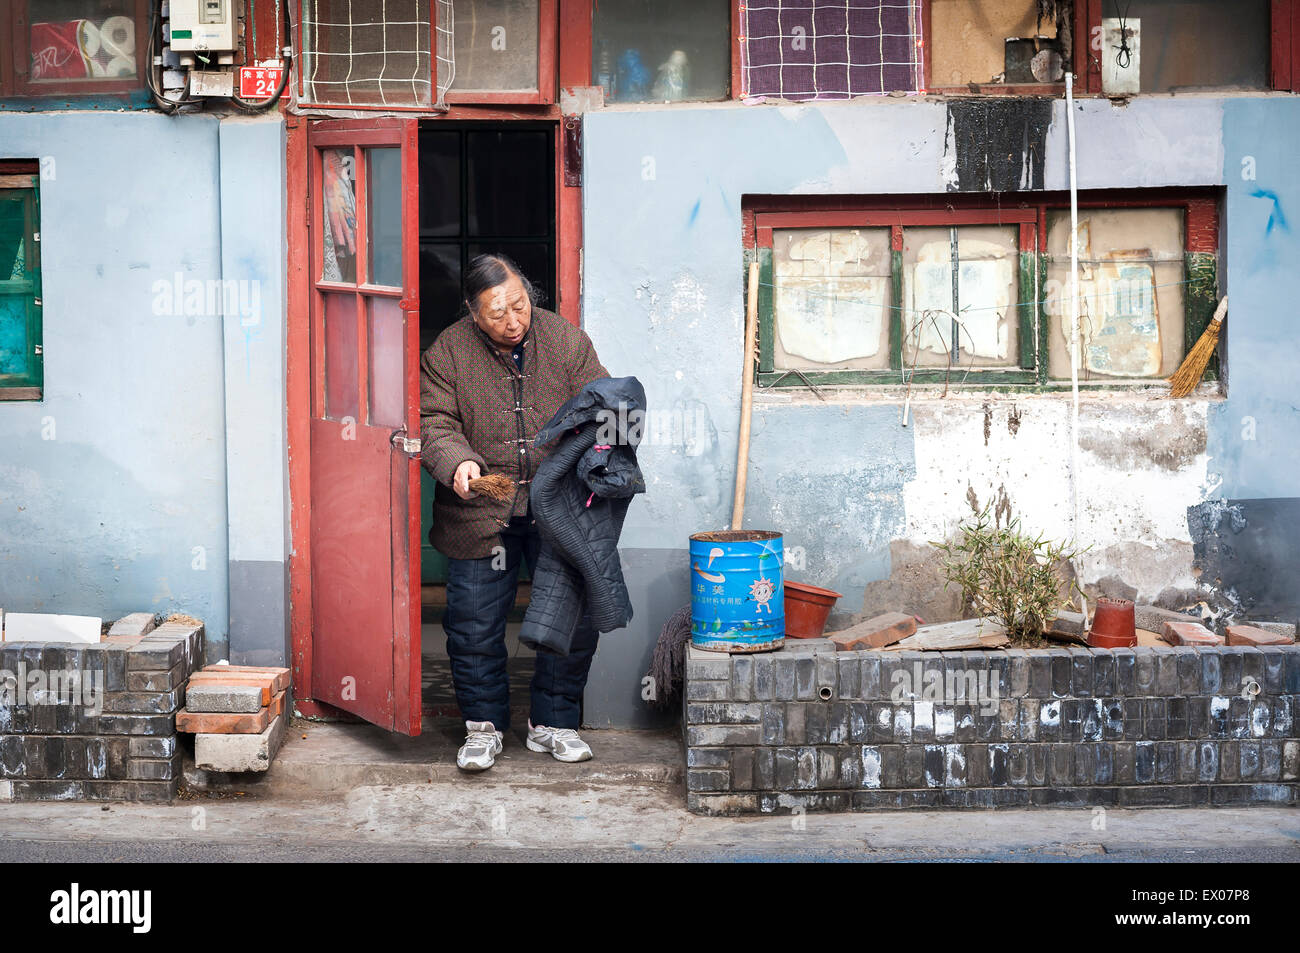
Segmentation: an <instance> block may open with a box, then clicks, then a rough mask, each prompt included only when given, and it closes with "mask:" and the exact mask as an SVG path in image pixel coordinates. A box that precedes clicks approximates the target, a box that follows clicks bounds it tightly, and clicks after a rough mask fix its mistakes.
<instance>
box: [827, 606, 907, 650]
mask: <svg viewBox="0 0 1300 953" xmlns="http://www.w3.org/2000/svg"><path fill="white" fill-rule="evenodd" d="M915 632H916V617H915V616H910V615H904V614H903V613H901V612H886V613H884V614H883V615H878V616H876V617H875V618H873V619H868V620H867V621H865V622H859V623H858V624H857V625H855V626H852V627H850V628H848V629H845V630H844V631H843V632H836V633H833V634H832V635H831V636H830V637H829V638H830V640H831V642H833V643H834V644H835V651H837V652H849V651H853V650H855V649H879V648H883V647H884V646H886V645H893V644H894V643H895V642H900V641H902V640H903V639H905V638H907V637H908V636H909V635H912V634H913V633H915Z"/></svg>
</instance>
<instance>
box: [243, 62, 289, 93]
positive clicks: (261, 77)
mask: <svg viewBox="0 0 1300 953" xmlns="http://www.w3.org/2000/svg"><path fill="white" fill-rule="evenodd" d="M283 74H284V67H283V66H241V67H240V68H239V96H240V98H241V99H270V98H271V96H272V95H273V94H274V93H275V89H276V87H277V86H279V85H280V77H281V76H282V75H283Z"/></svg>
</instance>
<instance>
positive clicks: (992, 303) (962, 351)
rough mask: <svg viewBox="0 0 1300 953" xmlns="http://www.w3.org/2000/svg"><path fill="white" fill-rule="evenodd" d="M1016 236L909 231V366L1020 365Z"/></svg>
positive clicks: (993, 231)
mask: <svg viewBox="0 0 1300 953" xmlns="http://www.w3.org/2000/svg"><path fill="white" fill-rule="evenodd" d="M1018 235H1019V232H1018V229H1017V227H1016V226H1014V225H1012V226H1001V225H961V226H957V227H955V228H949V227H941V228H908V229H904V231H903V299H904V305H903V364H904V365H905V366H907V367H947V366H948V365H949V364H951V365H952V366H953V367H1014V366H1018V365H1019V350H1018V343H1017V342H1018V338H1019V335H1018V326H1019V320H1018V315H1017V305H1018V303H1019V294H1018V287H1017V281H1018V262H1019V255H1020V251H1019V245H1018V243H1017V238H1018ZM954 259H955V261H956V266H957V267H956V271H957V281H956V282H955V283H954V281H953V266H954ZM954 285H955V286H954ZM954 337H955V338H956V347H957V350H956V352H955V353H954V351H953V341H954Z"/></svg>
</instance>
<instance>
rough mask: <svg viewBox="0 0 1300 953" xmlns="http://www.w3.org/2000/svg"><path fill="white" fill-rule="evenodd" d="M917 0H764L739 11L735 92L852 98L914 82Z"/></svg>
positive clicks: (917, 73)
mask: <svg viewBox="0 0 1300 953" xmlns="http://www.w3.org/2000/svg"><path fill="white" fill-rule="evenodd" d="M920 35H921V3H920V2H919V0H856V2H854V3H852V4H847V3H831V2H826V0H766V2H764V3H763V4H747V5H746V6H745V8H744V10H743V11H742V13H741V37H740V39H741V80H742V82H741V85H742V90H741V93H742V95H745V96H772V97H776V98H780V99H788V100H793V101H797V102H802V101H807V100H816V99H852V98H853V97H855V96H871V95H881V94H884V93H890V92H895V91H903V92H915V91H917V90H918V89H919V88H920V85H921V57H920V52H921V51H920V48H919V46H918V40H919V37H920Z"/></svg>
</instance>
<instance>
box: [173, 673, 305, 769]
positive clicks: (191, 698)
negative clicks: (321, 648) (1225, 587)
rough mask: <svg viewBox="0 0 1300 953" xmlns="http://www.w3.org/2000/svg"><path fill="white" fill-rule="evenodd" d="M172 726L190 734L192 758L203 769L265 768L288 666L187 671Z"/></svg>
mask: <svg viewBox="0 0 1300 953" xmlns="http://www.w3.org/2000/svg"><path fill="white" fill-rule="evenodd" d="M186 691H187V702H186V707H185V708H184V709H183V710H181V711H180V712H179V713H178V714H177V715H176V728H177V730H178V731H183V732H187V733H192V734H193V735H194V764H195V766H196V767H198V768H200V769H203V770H207V771H221V772H233V773H240V772H245V771H266V770H268V769H269V768H270V766H271V762H272V761H273V760H274V759H275V755H276V752H277V751H278V750H279V747H280V744H281V743H282V742H283V740H284V736H285V729H286V724H287V721H288V718H287V716H286V711H287V710H288V709H289V707H290V701H289V697H288V696H289V670H288V669H287V668H264V667H261V666H254V665H209V666H208V667H207V668H205V669H203V670H202V671H201V672H195V673H194V675H192V676H191V677H190V681H189V685H188V686H187V689H186Z"/></svg>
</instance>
